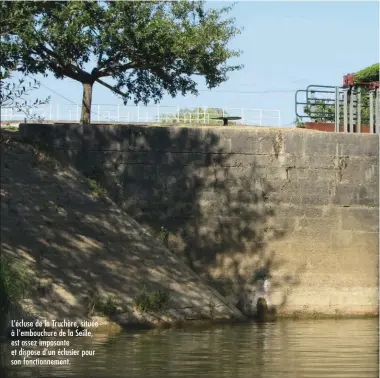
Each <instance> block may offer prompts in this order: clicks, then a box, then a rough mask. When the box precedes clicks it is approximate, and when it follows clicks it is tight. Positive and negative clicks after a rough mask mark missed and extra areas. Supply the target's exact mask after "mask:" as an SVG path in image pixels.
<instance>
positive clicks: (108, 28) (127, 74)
mask: <svg viewBox="0 0 380 378" xmlns="http://www.w3.org/2000/svg"><path fill="white" fill-rule="evenodd" d="M230 10H231V7H224V8H222V9H207V10H206V9H205V6H204V2H203V1H187V0H181V1H173V2H171V1H160V2H151V1H149V2H148V1H102V2H98V1H38V2H27V1H15V2H6V1H2V2H1V12H2V16H3V17H2V19H3V20H7V21H6V22H5V24H4V25H2V32H1V43H2V49H1V53H0V63H1V66H2V67H4V69H5V70H8V71H12V70H17V71H20V72H23V73H28V74H29V73H30V74H38V73H42V74H45V75H47V74H48V73H49V72H52V73H53V74H54V75H55V77H56V78H59V79H62V78H64V77H69V78H71V79H73V80H77V81H79V82H81V83H83V85H84V89H85V90H84V92H85V93H84V97H83V99H84V106H83V108H82V121H83V122H86V123H87V122H90V108H91V93H92V85H93V84H94V83H95V82H98V83H100V84H102V85H104V86H106V87H107V88H109V89H111V90H112V91H114V92H115V93H117V94H119V95H121V96H122V97H123V100H124V102H125V103H127V102H128V101H130V100H133V102H134V103H135V104H138V103H143V104H147V103H149V102H150V101H154V102H155V103H157V102H159V101H160V100H161V99H162V97H163V95H164V92H167V93H169V94H170V95H171V96H172V97H175V96H176V95H177V94H178V93H181V94H182V95H185V94H187V93H191V94H195V95H196V94H198V90H197V82H195V81H194V80H193V76H201V77H203V78H204V79H205V82H206V85H207V87H208V88H210V89H211V88H214V87H216V86H218V85H220V84H221V83H223V82H225V81H226V80H227V79H228V76H227V74H228V73H229V72H231V71H235V70H239V69H241V67H242V66H240V65H229V64H228V63H227V61H228V60H229V59H230V58H234V57H238V56H240V54H241V52H240V51H236V50H231V49H229V48H228V44H229V42H230V41H231V40H232V39H233V38H234V37H235V36H236V35H237V34H239V33H240V30H239V29H238V28H236V27H235V25H234V23H235V20H234V19H231V18H227V17H225V16H226V15H227V14H228V12H229V11H230ZM103 77H110V78H112V79H113V80H114V81H115V82H116V85H115V86H111V85H109V84H107V83H105V82H104V81H103V80H101V78H103Z"/></svg>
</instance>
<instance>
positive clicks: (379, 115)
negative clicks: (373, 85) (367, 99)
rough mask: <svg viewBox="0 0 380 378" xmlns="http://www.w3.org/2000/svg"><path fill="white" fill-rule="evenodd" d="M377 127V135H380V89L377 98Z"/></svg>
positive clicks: (377, 90) (377, 91)
mask: <svg viewBox="0 0 380 378" xmlns="http://www.w3.org/2000/svg"><path fill="white" fill-rule="evenodd" d="M375 125H376V133H377V134H380V88H377V89H376V96H375Z"/></svg>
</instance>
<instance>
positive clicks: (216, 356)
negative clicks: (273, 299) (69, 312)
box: [4, 319, 378, 378]
mask: <svg viewBox="0 0 380 378" xmlns="http://www.w3.org/2000/svg"><path fill="white" fill-rule="evenodd" d="M81 343H82V344H81ZM73 345H74V344H73ZM75 347H78V348H80V347H82V348H87V345H86V344H83V342H81V341H79V342H78V343H76V344H75ZM91 347H92V348H93V349H95V355H96V358H93V357H92V358H81V357H74V358H72V359H71V362H72V363H71V365H70V366H68V367H62V368H61V367H54V368H51V367H50V368H49V367H47V368H36V369H33V370H32V369H29V371H27V373H29V374H31V373H34V372H38V375H37V376H38V377H39V378H45V377H46V378H47V377H57V376H59V377H62V376H65V377H74V376H75V377H82V376H83V377H84V376H86V375H87V376H91V377H98V378H100V377H112V378H119V377H120V378H121V377H122V378H124V377H125V376H126V372H128V373H127V374H128V377H132V378H133V377H142V376H144V377H151V378H158V377H160V378H161V377H178V376H183V377H189V378H190V377H191V378H193V377H199V376H202V377H208V378H217V377H218V378H219V377H226V378H227V377H237V378H248V377H249V378H260V377H263V376H265V377H267V378H277V377H286V378H293V377H299V378H308V377H311V376H313V377H316V376H318V377H324V378H334V377H336V376H339V377H341V378H357V377H364V378H377V377H378V321H377V319H357V320H352V319H351V320H323V321H315V320H314V321H313V320H299V321H291V320H281V321H279V322H277V323H267V324H236V325H225V326H213V327H208V328H207V329H206V328H205V329H171V330H153V331H142V332H128V333H124V334H122V335H120V336H116V337H113V338H111V339H108V340H107V341H105V342H104V341H103V342H96V341H93V342H91ZM4 351H5V352H6V350H5V349H4ZM4 355H8V353H5V354H4ZM17 369H18V370H17V372H18V374H17V375H14V376H15V377H17V378H18V377H22V376H23V375H22V373H23V372H26V369H24V368H22V367H18V368H17ZM13 372H16V370H13ZM25 376H27V375H25ZM29 376H30V375H29Z"/></svg>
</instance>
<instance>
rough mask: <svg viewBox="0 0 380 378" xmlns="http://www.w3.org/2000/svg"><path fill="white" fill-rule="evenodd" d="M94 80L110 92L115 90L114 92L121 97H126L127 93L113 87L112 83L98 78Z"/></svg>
mask: <svg viewBox="0 0 380 378" xmlns="http://www.w3.org/2000/svg"><path fill="white" fill-rule="evenodd" d="M96 82H98V83H99V84H101V85H103V86H104V87H106V88H108V89H110V90H111V91H112V92H115V93H116V94H118V95H120V96H122V97H127V95H126V94H125V93H123V92H122V91H120V90H118V89H117V88H115V87H113V86H112V85H110V84H108V83H106V82H104V81H103V80H100V79H99V78H98V79H96Z"/></svg>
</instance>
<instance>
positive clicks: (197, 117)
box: [160, 108, 234, 125]
mask: <svg viewBox="0 0 380 378" xmlns="http://www.w3.org/2000/svg"><path fill="white" fill-rule="evenodd" d="M222 116H228V113H227V112H223V109H220V108H193V109H188V108H185V109H180V110H179V112H178V113H177V114H169V115H166V116H162V117H161V119H160V121H161V123H187V122H189V123H199V124H213V125H223V121H221V120H216V119H213V118H217V117H222ZM229 123H230V124H233V123H234V122H231V121H230V122H229Z"/></svg>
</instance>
